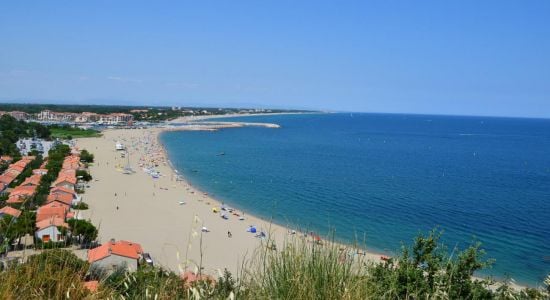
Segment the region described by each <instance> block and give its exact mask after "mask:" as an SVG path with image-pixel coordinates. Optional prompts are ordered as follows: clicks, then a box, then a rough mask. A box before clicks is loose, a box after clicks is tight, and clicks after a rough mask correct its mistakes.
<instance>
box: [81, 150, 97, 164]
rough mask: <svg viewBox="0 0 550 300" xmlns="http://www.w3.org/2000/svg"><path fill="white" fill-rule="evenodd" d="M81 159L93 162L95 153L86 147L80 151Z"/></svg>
mask: <svg viewBox="0 0 550 300" xmlns="http://www.w3.org/2000/svg"><path fill="white" fill-rule="evenodd" d="M80 160H81V161H83V162H87V163H92V162H94V155H93V154H91V153H90V152H88V150H86V149H84V150H82V151H80Z"/></svg>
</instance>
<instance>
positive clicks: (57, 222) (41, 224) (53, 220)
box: [36, 217, 69, 230]
mask: <svg viewBox="0 0 550 300" xmlns="http://www.w3.org/2000/svg"><path fill="white" fill-rule="evenodd" d="M50 226H61V227H65V228H69V224H67V223H65V220H64V219H62V218H58V217H50V218H48V219H45V220H42V221H37V222H36V228H38V230H42V229H44V228H48V227H50Z"/></svg>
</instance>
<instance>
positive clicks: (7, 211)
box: [0, 206, 21, 219]
mask: <svg viewBox="0 0 550 300" xmlns="http://www.w3.org/2000/svg"><path fill="white" fill-rule="evenodd" d="M6 215H10V216H12V217H14V218H16V219H17V218H19V216H20V215H21V211H20V210H19V209H15V208H13V207H9V206H5V207H2V208H0V219H1V218H3V217H4V216H6Z"/></svg>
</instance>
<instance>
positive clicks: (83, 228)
mask: <svg viewBox="0 0 550 300" xmlns="http://www.w3.org/2000/svg"><path fill="white" fill-rule="evenodd" d="M67 223H68V224H69V229H70V231H71V234H72V235H73V237H75V238H76V240H77V241H78V242H79V243H80V244H87V243H90V242H92V241H94V240H95V239H96V238H97V233H98V230H97V228H96V227H95V226H94V225H93V224H92V223H91V222H89V221H86V220H77V219H70V220H69V221H67Z"/></svg>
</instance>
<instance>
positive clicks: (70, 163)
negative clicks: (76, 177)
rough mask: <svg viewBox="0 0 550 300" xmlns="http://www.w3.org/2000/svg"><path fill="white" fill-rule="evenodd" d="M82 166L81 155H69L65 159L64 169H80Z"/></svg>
mask: <svg viewBox="0 0 550 300" xmlns="http://www.w3.org/2000/svg"><path fill="white" fill-rule="evenodd" d="M79 168H80V156H78V155H74V154H73V155H69V156H67V157H65V159H64V160H63V165H62V169H64V170H78V169H79Z"/></svg>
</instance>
